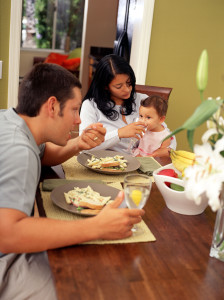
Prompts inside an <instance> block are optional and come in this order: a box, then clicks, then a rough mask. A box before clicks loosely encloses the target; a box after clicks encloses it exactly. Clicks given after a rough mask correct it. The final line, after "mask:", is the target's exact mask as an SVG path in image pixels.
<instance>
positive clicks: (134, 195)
mask: <svg viewBox="0 0 224 300" xmlns="http://www.w3.org/2000/svg"><path fill="white" fill-rule="evenodd" d="M131 199H132V201H133V202H134V203H135V205H136V206H139V204H140V201H141V200H142V192H141V191H139V190H133V191H132V192H131Z"/></svg>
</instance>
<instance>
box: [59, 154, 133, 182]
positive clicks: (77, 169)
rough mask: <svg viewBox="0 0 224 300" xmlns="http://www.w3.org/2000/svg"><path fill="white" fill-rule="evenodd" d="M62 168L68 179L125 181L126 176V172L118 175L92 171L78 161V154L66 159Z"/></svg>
mask: <svg viewBox="0 0 224 300" xmlns="http://www.w3.org/2000/svg"><path fill="white" fill-rule="evenodd" d="M62 168H63V170H64V172H65V178H66V179H73V180H74V179H76V178H77V179H85V180H88V179H98V180H102V181H105V182H124V177H125V175H126V173H124V174H117V175H107V174H101V173H97V172H94V171H91V170H90V169H88V168H86V167H84V166H82V165H81V164H80V163H79V162H78V161H77V156H73V157H72V158H70V159H69V160H67V161H65V162H64V163H63V164H62ZM130 173H131V174H132V173H133V174H138V172H137V171H133V172H129V174H130Z"/></svg>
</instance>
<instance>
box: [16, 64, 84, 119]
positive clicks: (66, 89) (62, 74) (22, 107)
mask: <svg viewBox="0 0 224 300" xmlns="http://www.w3.org/2000/svg"><path fill="white" fill-rule="evenodd" d="M74 87H78V88H80V89H81V83H80V81H79V80H78V79H77V78H76V77H75V76H74V75H73V74H72V73H70V72H69V71H67V70H66V69H65V68H63V67H61V66H59V65H56V64H46V63H41V64H37V65H35V66H34V67H33V68H32V70H31V71H30V72H29V73H28V74H27V75H26V76H25V77H24V79H23V81H22V82H21V84H20V87H19V96H18V105H17V107H16V111H17V113H20V114H23V115H27V116H29V117H35V116H37V115H38V114H39V111H40V108H41V106H42V105H43V104H44V103H45V102H46V101H47V100H48V99H49V98H50V97H52V96H54V97H56V99H57V101H58V102H59V103H60V110H61V112H62V110H63V107H64V105H65V102H66V101H67V100H68V99H71V98H73V97H74V93H73V88H74Z"/></svg>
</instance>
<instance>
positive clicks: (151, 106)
mask: <svg viewBox="0 0 224 300" xmlns="http://www.w3.org/2000/svg"><path fill="white" fill-rule="evenodd" d="M167 108H168V104H167V100H164V99H163V98H161V97H160V96H156V95H151V96H149V97H148V98H146V99H144V100H142V101H141V103H140V108H139V121H142V122H144V123H145V126H146V132H145V134H144V136H143V137H142V138H141V139H140V141H139V144H138V146H137V148H135V149H133V155H134V156H152V157H161V156H169V145H170V141H171V139H170V138H169V139H167V140H165V141H164V142H162V140H163V139H164V138H165V137H166V136H167V135H169V133H170V132H169V131H168V130H167V128H165V127H164V126H163V125H162V123H163V122H164V120H165V118H166V112H167Z"/></svg>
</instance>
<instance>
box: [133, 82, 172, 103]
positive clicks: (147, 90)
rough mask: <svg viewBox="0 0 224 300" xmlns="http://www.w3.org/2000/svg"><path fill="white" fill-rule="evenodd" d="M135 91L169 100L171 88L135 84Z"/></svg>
mask: <svg viewBox="0 0 224 300" xmlns="http://www.w3.org/2000/svg"><path fill="white" fill-rule="evenodd" d="M135 90H136V92H137V93H141V94H146V95H148V96H150V95H159V96H160V97H162V98H164V99H165V100H168V99H169V96H170V93H171V92H172V88H167V87H159V86H150V85H141V84H136V85H135Z"/></svg>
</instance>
